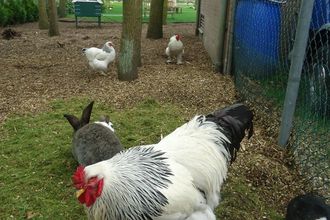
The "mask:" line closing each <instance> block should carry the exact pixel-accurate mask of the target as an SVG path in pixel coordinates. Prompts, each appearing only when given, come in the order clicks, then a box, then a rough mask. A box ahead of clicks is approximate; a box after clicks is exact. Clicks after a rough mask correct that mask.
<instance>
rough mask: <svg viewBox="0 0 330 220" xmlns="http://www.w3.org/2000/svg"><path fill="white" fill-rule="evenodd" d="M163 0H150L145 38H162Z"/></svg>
mask: <svg viewBox="0 0 330 220" xmlns="http://www.w3.org/2000/svg"><path fill="white" fill-rule="evenodd" d="M163 5H164V0H151V6H150V16H149V25H148V31H147V38H152V39H159V38H163Z"/></svg>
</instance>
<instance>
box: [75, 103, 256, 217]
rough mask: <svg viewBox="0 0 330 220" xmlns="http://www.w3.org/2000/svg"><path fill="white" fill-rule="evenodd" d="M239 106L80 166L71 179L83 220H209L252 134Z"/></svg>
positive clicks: (244, 111)
mask: <svg viewBox="0 0 330 220" xmlns="http://www.w3.org/2000/svg"><path fill="white" fill-rule="evenodd" d="M252 119H253V114H252V112H251V111H250V110H249V109H248V108H247V107H246V106H244V105H242V104H235V105H232V106H229V107H227V108H224V109H220V110H218V111H216V112H214V113H212V114H209V115H199V116H195V117H194V118H193V119H192V120H190V121H189V122H187V123H186V124H184V125H182V126H181V127H179V128H177V129H176V130H175V131H174V132H172V133H171V134H169V135H168V136H166V137H164V138H163V139H162V140H161V141H160V142H159V143H158V144H154V145H147V146H137V147H133V148H130V149H128V150H126V151H121V152H120V153H118V154H116V155H115V156H114V157H113V158H111V159H109V160H105V161H101V162H99V163H96V164H93V165H90V166H87V167H85V168H84V167H82V166H79V167H78V169H77V171H76V172H75V174H74V175H73V177H72V179H73V182H74V185H75V187H76V189H77V198H78V200H79V201H80V202H81V203H83V204H85V206H86V208H87V213H88V218H89V219H109V220H110V219H121V220H146V219H148V220H215V219H216V218H215V215H214V213H213V209H214V208H215V206H217V204H218V202H219V194H220V187H221V185H222V183H223V181H224V180H225V178H226V176H227V165H228V163H230V162H232V161H233V160H234V159H235V157H236V152H237V151H238V150H239V148H240V142H241V140H242V139H243V138H244V136H245V131H246V130H249V135H248V137H251V136H252V132H253V123H252Z"/></svg>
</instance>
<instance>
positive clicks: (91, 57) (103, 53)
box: [82, 41, 116, 75]
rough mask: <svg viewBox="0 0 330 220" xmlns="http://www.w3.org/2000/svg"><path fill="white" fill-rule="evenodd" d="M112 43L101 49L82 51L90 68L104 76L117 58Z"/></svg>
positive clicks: (84, 49) (107, 43)
mask: <svg viewBox="0 0 330 220" xmlns="http://www.w3.org/2000/svg"><path fill="white" fill-rule="evenodd" d="M113 46H114V45H113V43H112V42H111V41H108V42H106V43H105V44H104V45H103V47H102V48H101V49H99V48H96V47H90V48H83V49H82V51H83V53H84V54H85V55H86V57H87V60H88V64H89V66H90V67H91V68H92V69H93V70H96V71H99V72H100V73H101V74H102V75H106V74H105V72H106V71H107V70H108V66H109V64H110V63H111V62H113V61H114V60H115V58H116V51H115V48H114V47H113Z"/></svg>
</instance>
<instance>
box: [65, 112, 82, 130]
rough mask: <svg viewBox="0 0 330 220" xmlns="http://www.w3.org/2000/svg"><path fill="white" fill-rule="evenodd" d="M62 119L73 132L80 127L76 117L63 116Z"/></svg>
mask: <svg viewBox="0 0 330 220" xmlns="http://www.w3.org/2000/svg"><path fill="white" fill-rule="evenodd" d="M64 117H65V118H66V119H67V120H68V121H69V123H70V124H71V126H72V127H73V130H74V131H77V130H78V129H79V128H80V127H81V124H80V121H79V119H78V118H77V117H76V116H74V115H67V114H64Z"/></svg>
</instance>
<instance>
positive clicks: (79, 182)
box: [72, 165, 85, 189]
mask: <svg viewBox="0 0 330 220" xmlns="http://www.w3.org/2000/svg"><path fill="white" fill-rule="evenodd" d="M84 169H85V167H83V166H82V165H80V166H78V167H77V170H76V172H75V173H74V174H73V176H72V182H73V184H74V186H75V187H76V189H81V188H82V187H83V186H84V181H85V180H84V179H85V171H84Z"/></svg>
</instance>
